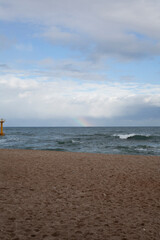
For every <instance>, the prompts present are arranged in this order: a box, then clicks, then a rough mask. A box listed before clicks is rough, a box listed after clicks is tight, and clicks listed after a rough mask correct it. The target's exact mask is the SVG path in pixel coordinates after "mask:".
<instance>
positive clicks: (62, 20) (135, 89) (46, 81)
mask: <svg viewBox="0 0 160 240" xmlns="http://www.w3.org/2000/svg"><path fill="white" fill-rule="evenodd" d="M0 118H4V119H5V120H6V123H5V126H160V1H159V0H134V1H133V0H113V1H110V0H58V1H57V0H45V1H44V0H14V1H13V0H0Z"/></svg>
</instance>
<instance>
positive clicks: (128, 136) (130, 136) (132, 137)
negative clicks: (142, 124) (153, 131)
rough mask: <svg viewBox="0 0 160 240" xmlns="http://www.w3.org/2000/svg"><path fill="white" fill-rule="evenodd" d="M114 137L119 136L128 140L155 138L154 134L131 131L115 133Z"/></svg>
mask: <svg viewBox="0 0 160 240" xmlns="http://www.w3.org/2000/svg"><path fill="white" fill-rule="evenodd" d="M113 136H114V137H118V138H120V139H128V140H148V139H151V138H153V137H154V136H151V135H148V134H146V135H143V134H135V133H131V134H114V135H113Z"/></svg>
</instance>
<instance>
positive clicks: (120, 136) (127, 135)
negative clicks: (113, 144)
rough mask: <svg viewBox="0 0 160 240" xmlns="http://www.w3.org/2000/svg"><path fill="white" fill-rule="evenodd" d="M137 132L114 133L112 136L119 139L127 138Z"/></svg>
mask: <svg viewBox="0 0 160 240" xmlns="http://www.w3.org/2000/svg"><path fill="white" fill-rule="evenodd" d="M136 135H137V134H135V133H131V134H114V135H113V136H114V137H119V138H120V139H128V138H129V137H134V136H136Z"/></svg>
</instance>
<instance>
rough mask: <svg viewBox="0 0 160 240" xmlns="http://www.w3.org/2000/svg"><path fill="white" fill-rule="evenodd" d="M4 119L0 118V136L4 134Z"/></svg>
mask: <svg viewBox="0 0 160 240" xmlns="http://www.w3.org/2000/svg"><path fill="white" fill-rule="evenodd" d="M4 122H5V121H4V119H1V120H0V123H1V132H0V136H4V135H5V134H4V132H3V123H4Z"/></svg>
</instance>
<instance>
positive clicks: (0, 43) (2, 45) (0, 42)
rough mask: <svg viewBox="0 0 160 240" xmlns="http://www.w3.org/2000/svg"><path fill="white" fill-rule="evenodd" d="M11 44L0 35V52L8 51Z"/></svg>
mask: <svg viewBox="0 0 160 240" xmlns="http://www.w3.org/2000/svg"><path fill="white" fill-rule="evenodd" d="M11 44H12V43H11V41H10V40H9V39H8V38H7V37H6V36H5V35H2V34H0V51H3V50H6V49H8V48H9V47H10V46H11Z"/></svg>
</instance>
